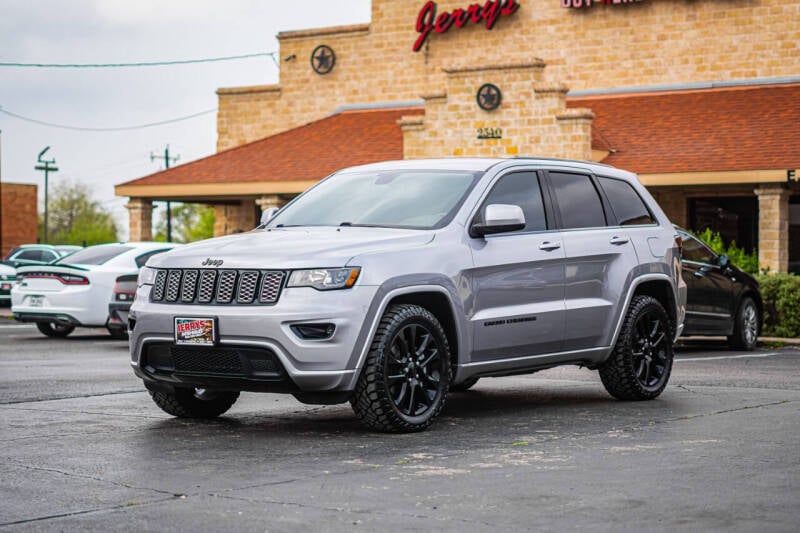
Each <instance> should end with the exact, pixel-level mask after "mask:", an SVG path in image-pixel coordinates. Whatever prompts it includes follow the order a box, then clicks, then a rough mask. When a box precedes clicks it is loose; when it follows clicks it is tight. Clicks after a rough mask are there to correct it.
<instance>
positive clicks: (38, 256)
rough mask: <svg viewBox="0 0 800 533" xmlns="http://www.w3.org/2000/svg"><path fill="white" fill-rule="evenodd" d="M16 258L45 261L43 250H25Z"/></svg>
mask: <svg viewBox="0 0 800 533" xmlns="http://www.w3.org/2000/svg"><path fill="white" fill-rule="evenodd" d="M15 259H24V260H27V261H43V259H42V251H41V250H25V251H23V252H21V253H20V254H19V255H18V256H17V257H15Z"/></svg>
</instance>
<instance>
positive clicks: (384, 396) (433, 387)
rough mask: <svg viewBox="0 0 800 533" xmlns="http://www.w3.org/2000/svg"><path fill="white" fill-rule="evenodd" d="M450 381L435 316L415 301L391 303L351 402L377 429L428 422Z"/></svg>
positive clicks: (446, 353)
mask: <svg viewBox="0 0 800 533" xmlns="http://www.w3.org/2000/svg"><path fill="white" fill-rule="evenodd" d="M449 386H450V347H449V345H448V343H447V337H446V335H445V332H444V329H443V328H442V326H441V324H440V323H439V321H438V320H437V319H436V317H435V316H434V315H433V314H432V313H431V312H430V311H428V310H427V309H425V308H423V307H420V306H418V305H412V304H400V305H393V306H391V307H390V308H389V309H388V310H387V311H386V313H385V314H384V316H383V319H382V320H381V323H380V325H379V327H378V331H377V332H376V334H375V338H374V340H373V343H372V346H371V347H370V351H369V354H368V355H367V360H366V363H365V365H364V369H363V370H362V372H361V375H360V376H359V380H358V383H357V384H356V388H355V390H354V391H353V396H352V398H351V399H350V404H351V405H352V407H353V411H355V413H356V415H357V416H358V418H359V419H360V420H361V422H362V423H363V424H365V425H366V426H368V427H369V428H371V429H376V430H378V431H391V432H410V431H420V430H423V429H425V428H427V427H428V426H429V425H430V424H431V423H432V422H433V420H434V419H435V418H436V416H437V415H438V414H439V413H440V412H441V410H442V408H443V407H444V403H445V399H446V396H447V391H448V388H449Z"/></svg>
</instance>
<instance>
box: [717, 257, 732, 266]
mask: <svg viewBox="0 0 800 533" xmlns="http://www.w3.org/2000/svg"><path fill="white" fill-rule="evenodd" d="M717 264H718V265H719V267H720V268H722V269H726V268H728V267H729V266H730V265H731V260H730V258H729V257H728V256H727V255H725V254H722V255H721V256H719V257H717Z"/></svg>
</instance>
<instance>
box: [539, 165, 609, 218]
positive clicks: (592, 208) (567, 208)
mask: <svg viewBox="0 0 800 533" xmlns="http://www.w3.org/2000/svg"><path fill="white" fill-rule="evenodd" d="M550 182H551V183H552V185H553V192H554V193H555V195H556V201H557V202H558V210H559V212H560V213H561V224H562V227H563V228H564V229H574V228H597V227H603V226H605V225H606V216H605V212H604V211H603V203H602V201H601V200H600V195H599V194H598V193H597V189H595V188H594V184H593V183H592V180H591V178H590V177H589V176H586V175H583V174H566V173H562V172H550Z"/></svg>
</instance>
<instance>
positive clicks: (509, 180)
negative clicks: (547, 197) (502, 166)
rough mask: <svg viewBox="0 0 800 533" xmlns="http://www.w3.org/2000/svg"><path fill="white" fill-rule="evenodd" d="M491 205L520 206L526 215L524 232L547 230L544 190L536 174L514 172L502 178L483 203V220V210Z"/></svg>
mask: <svg viewBox="0 0 800 533" xmlns="http://www.w3.org/2000/svg"><path fill="white" fill-rule="evenodd" d="M489 204H510V205H518V206H520V207H521V208H522V212H523V214H524V215H525V227H524V228H523V229H521V230H519V231H520V232H523V231H543V230H546V229H547V219H546V218H545V213H544V202H543V201H542V189H541V187H540V186H539V178H538V176H537V175H536V172H514V173H512V174H506V175H505V176H503V177H501V178H500V179H499V180H498V181H497V183H495V185H494V188H492V191H491V192H490V193H489V196H487V197H486V200H485V201H484V202H483V207H481V211H480V213H479V215H478V217H479V218H481V220H482V219H483V210H484V208H485V207H486V206H487V205H489Z"/></svg>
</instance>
